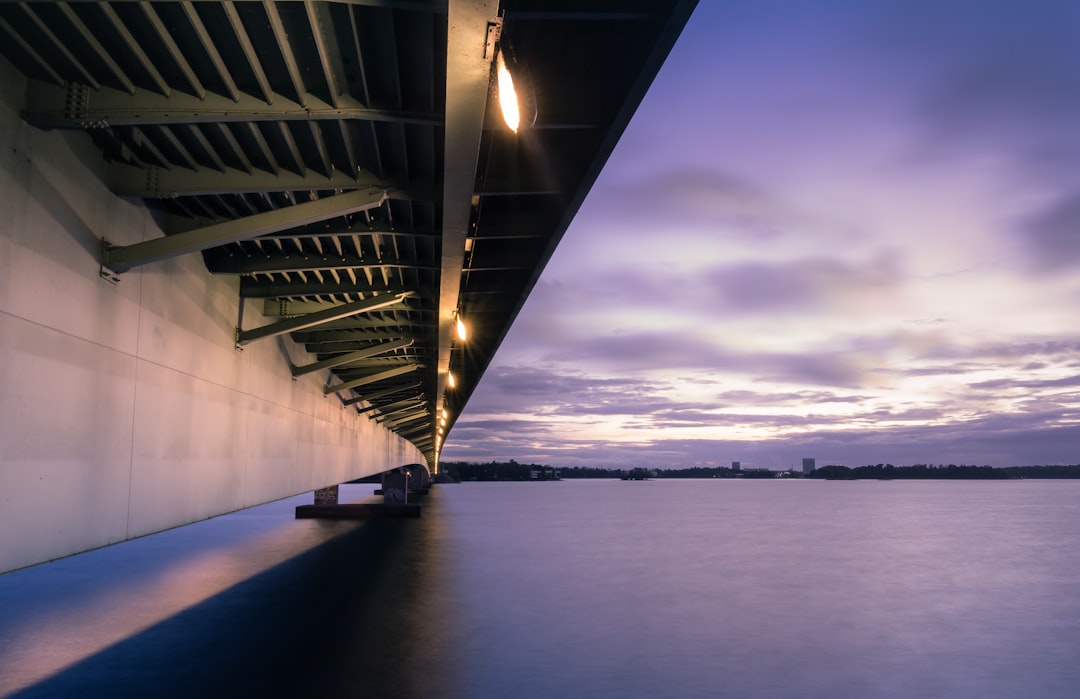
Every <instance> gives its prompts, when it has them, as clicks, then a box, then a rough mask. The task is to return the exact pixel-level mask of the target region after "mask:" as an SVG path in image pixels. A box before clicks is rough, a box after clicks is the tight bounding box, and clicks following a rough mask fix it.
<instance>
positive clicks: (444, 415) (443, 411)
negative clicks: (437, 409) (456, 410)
mask: <svg viewBox="0 0 1080 699" xmlns="http://www.w3.org/2000/svg"><path fill="white" fill-rule="evenodd" d="M442 416H443V417H450V413H448V412H446V408H443V409H442Z"/></svg>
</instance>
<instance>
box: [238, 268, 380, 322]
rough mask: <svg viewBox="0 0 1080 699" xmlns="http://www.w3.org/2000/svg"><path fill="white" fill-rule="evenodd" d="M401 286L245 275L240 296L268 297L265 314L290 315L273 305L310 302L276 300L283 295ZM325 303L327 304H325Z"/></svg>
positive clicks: (320, 293)
mask: <svg viewBox="0 0 1080 699" xmlns="http://www.w3.org/2000/svg"><path fill="white" fill-rule="evenodd" d="M391 286H393V288H394V289H398V288H400V287H401V285H400V284H394V285H391V284H385V283H382V282H376V283H374V284H366V283H365V284H357V283H355V282H351V281H338V282H334V281H325V282H287V281H263V280H261V279H257V278H255V277H243V278H241V279H240V296H242V297H243V298H249V299H266V301H264V302H263V305H264V306H265V309H266V310H264V311H263V315H289V314H288V313H285V312H280V311H277V310H273V308H272V307H273V306H278V305H280V304H282V303H286V304H288V305H289V307H290V308H291V307H293V306H294V305H295V304H298V303H310V302H306V301H275V300H274V299H277V298H278V297H281V296H292V297H296V296H328V295H332V294H359V293H364V294H368V293H371V292H373V291H375V292H384V291H391V290H392V289H391ZM323 305H325V304H323Z"/></svg>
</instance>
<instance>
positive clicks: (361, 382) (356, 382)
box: [323, 364, 420, 396]
mask: <svg viewBox="0 0 1080 699" xmlns="http://www.w3.org/2000/svg"><path fill="white" fill-rule="evenodd" d="M419 368H420V365H419V364H410V365H408V366H399V367H394V368H393V369H387V370H386V371H380V372H378V373H375V374H371V375H369V376H363V377H361V378H358V379H353V380H352V381H346V382H344V383H339V384H337V385H334V386H324V387H323V395H327V396H328V395H330V394H331V393H338V392H340V391H347V390H349V389H350V388H356V387H358V386H367V385H368V384H372V383H378V382H379V381H385V380H387V379H392V378H394V377H395V376H401V375H402V374H408V373H409V372H410V371H416V370H417V369H419Z"/></svg>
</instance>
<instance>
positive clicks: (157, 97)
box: [23, 80, 443, 129]
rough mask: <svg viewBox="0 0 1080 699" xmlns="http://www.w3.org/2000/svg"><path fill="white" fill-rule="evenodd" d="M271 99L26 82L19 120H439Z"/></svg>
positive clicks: (348, 104)
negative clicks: (76, 96)
mask: <svg viewBox="0 0 1080 699" xmlns="http://www.w3.org/2000/svg"><path fill="white" fill-rule="evenodd" d="M72 90H78V92H79V96H80V98H81V103H80V102H76V104H79V108H78V110H75V111H73V110H72V109H71V104H72V102H71V101H70V100H69V93H70V92H71V91H72ZM272 100H273V103H272V104H267V103H266V101H265V100H262V99H258V98H256V97H252V96H250V95H247V94H244V93H239V94H238V95H237V99H236V100H233V99H232V98H230V97H225V96H222V95H217V94H214V93H212V92H207V93H205V97H204V98H203V99H200V98H199V97H197V96H195V95H188V94H185V93H182V92H177V91H174V92H173V93H172V95H171V96H166V95H162V94H158V93H153V92H148V91H146V90H140V91H138V92H136V93H135V94H134V95H132V94H129V93H127V92H123V91H121V90H114V89H112V88H110V87H104V86H102V87H101V88H100V89H98V90H94V91H91V92H89V93H84V92H83V91H82V90H79V89H78V87H77V86H76V85H74V84H72V85H70V86H68V87H60V86H58V85H53V84H51V83H46V82H42V81H40V80H31V81H29V86H28V87H27V92H26V110H25V111H24V113H23V116H24V118H25V119H26V121H27V122H29V123H30V124H33V125H34V126H37V127H38V128H44V129H51V128H57V129H85V128H105V127H111V126H148V125H149V126H152V125H155V124H158V125H160V124H202V123H222V122H257V121H323V120H338V119H355V120H360V121H379V122H389V123H395V124H421V125H429V126H438V125H439V124H441V123H442V121H443V120H442V117H441V116H440V115H438V114H423V113H419V112H399V111H392V110H387V109H370V108H368V107H365V106H364V105H363V104H362V103H361V102H360V101H359V100H356V99H354V98H352V97H349V96H348V95H341V96H339V97H338V105H337V106H334V105H332V104H327V103H326V102H324V101H323V100H321V99H319V98H318V97H316V96H315V95H313V94H311V93H304V95H303V100H304V102H305V105H306V106H305V105H301V104H298V103H297V102H296V101H295V100H291V99H289V98H288V97H285V96H284V95H281V94H277V93H275V94H273V95H272Z"/></svg>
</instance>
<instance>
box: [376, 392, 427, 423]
mask: <svg viewBox="0 0 1080 699" xmlns="http://www.w3.org/2000/svg"><path fill="white" fill-rule="evenodd" d="M395 405H397V406H398V407H397V408H396V409H394V410H388V409H387V408H378V411H379V414H378V415H377V416H376V417H375V420H376V421H378V420H380V419H391V420H394V419H396V418H395V417H394V416H395V415H399V414H400V413H410V414H411V413H414V412H416V411H418V410H422V411H423V412H425V413H427V408H425V407H424V400H423V398H416V399H414V400H410V401H402V402H401V403H397V404H395Z"/></svg>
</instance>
